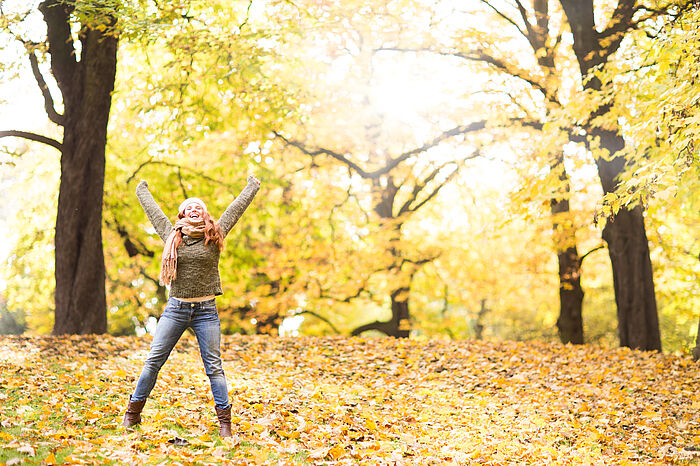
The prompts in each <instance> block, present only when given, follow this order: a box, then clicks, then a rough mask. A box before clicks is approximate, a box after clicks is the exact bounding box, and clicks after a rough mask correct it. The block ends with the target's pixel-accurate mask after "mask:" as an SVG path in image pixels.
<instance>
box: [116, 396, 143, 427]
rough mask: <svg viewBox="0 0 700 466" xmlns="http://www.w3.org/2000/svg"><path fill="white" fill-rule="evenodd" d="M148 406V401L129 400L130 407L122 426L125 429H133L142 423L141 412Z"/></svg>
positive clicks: (127, 409)
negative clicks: (144, 406)
mask: <svg viewBox="0 0 700 466" xmlns="http://www.w3.org/2000/svg"><path fill="white" fill-rule="evenodd" d="M145 404H146V400H143V401H131V398H129V406H127V408H126V414H124V422H122V425H123V426H124V427H132V426H135V425H136V424H140V423H141V410H142V409H143V405H145Z"/></svg>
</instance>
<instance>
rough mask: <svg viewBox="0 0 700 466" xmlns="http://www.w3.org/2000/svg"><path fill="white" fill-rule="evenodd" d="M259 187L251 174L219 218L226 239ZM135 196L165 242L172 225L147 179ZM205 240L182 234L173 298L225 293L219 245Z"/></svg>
mask: <svg viewBox="0 0 700 466" xmlns="http://www.w3.org/2000/svg"><path fill="white" fill-rule="evenodd" d="M258 189H259V185H258V183H256V182H255V181H253V180H252V177H248V184H247V185H246V187H245V188H243V191H241V193H240V194H239V195H238V197H237V198H236V199H235V200H234V201H233V202H232V203H231V204H230V205H229V206H228V207H227V208H226V211H225V212H224V213H223V215H222V216H221V218H220V219H219V226H220V227H221V232H222V233H223V235H224V238H225V237H226V235H228V232H229V231H231V228H233V226H234V225H235V224H236V222H238V219H239V218H241V215H243V212H245V210H246V209H247V208H248V206H249V205H250V203H251V201H252V200H253V197H255V194H256V193H257V192H258ZM136 196H137V197H138V198H139V202H140V203H141V207H143V210H145V211H146V215H147V216H148V220H150V221H151V223H152V224H153V228H155V229H156V232H157V233H158V236H160V239H162V240H163V242H165V240H166V239H167V238H168V235H169V234H170V231H171V230H172V229H173V225H172V223H170V220H169V219H168V217H167V216H166V215H165V214H164V213H163V211H162V210H161V208H160V207H159V206H158V204H157V203H156V201H155V199H153V196H152V195H151V192H150V191H149V190H148V183H146V182H145V181H141V182H140V183H139V185H138V186H137V187H136ZM204 243H205V241H204V238H201V239H194V238H190V237H189V236H187V235H183V236H182V244H181V245H180V247H178V248H177V277H176V278H175V279H174V280H173V281H172V283H171V284H170V297H172V298H199V297H201V296H209V295H220V294H222V293H223V292H222V290H221V278H220V277H219V248H218V247H217V246H216V245H215V244H213V243H212V242H209V244H208V245H205V244H204Z"/></svg>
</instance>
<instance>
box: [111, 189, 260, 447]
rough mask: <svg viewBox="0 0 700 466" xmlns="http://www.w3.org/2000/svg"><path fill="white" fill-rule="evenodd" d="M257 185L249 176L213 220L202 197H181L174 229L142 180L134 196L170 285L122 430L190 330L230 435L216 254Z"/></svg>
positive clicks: (136, 419) (223, 430)
mask: <svg viewBox="0 0 700 466" xmlns="http://www.w3.org/2000/svg"><path fill="white" fill-rule="evenodd" d="M259 188H260V181H259V180H258V179H257V178H255V177H254V176H248V184H247V186H246V187H245V188H244V189H243V191H242V192H241V193H240V194H239V195H238V197H237V198H236V199H235V200H234V201H233V202H232V203H231V204H230V205H229V206H228V208H227V209H226V211H225V212H224V213H223V215H222V216H221V218H220V219H219V221H218V222H215V221H214V220H213V219H212V218H211V216H210V215H209V213H208V212H207V206H206V205H205V204H204V202H203V201H202V200H201V199H198V198H196V197H191V198H189V199H185V201H184V202H183V203H182V204H180V208H179V209H178V215H177V218H178V220H177V221H176V222H175V226H173V225H172V224H171V223H170V220H168V217H167V216H166V215H165V214H164V213H163V211H162V210H161V209H160V207H159V206H158V204H157V203H156V201H155V200H154V199H153V196H152V195H151V193H150V191H149V190H148V184H147V183H146V182H145V181H141V182H140V183H139V185H138V186H137V187H136V196H137V197H138V199H139V202H140V203H141V206H142V207H143V210H145V211H146V215H147V216H148V219H149V220H150V221H151V223H152V224H153V227H154V228H155V229H156V232H157V233H158V236H160V238H161V239H162V240H163V241H164V242H165V247H164V249H163V257H162V260H161V270H160V281H161V284H163V285H169V286H170V298H169V299H168V304H167V305H166V307H165V310H164V311H163V314H162V315H161V316H160V319H159V320H158V325H157V327H156V334H155V336H154V337H153V342H152V343H151V350H150V353H149V354H148V358H147V359H146V363H145V365H144V368H143V371H142V372H141V376H140V377H139V380H138V382H137V383H136V389H135V390H134V394H133V395H131V397H130V398H129V406H128V407H127V409H126V414H125V415H124V422H123V423H122V424H123V425H124V426H125V427H131V426H134V425H136V424H138V423H140V422H141V410H142V409H143V405H144V404H145V403H146V398H148V395H149V394H150V393H151V390H153V386H154V385H155V383H156V378H157V377H158V372H159V371H160V368H161V367H162V366H163V364H164V363H165V361H166V360H167V359H168V356H169V355H170V351H172V349H173V347H174V346H175V343H177V341H178V340H179V339H180V336H182V333H183V332H184V331H185V330H186V329H187V328H188V327H191V328H192V330H194V333H195V335H196V336H197V342H198V343H199V351H200V354H201V355H202V361H203V362H204V370H205V372H206V373H207V376H209V382H210V383H211V392H212V394H213V395H214V404H215V407H216V415H217V417H218V419H219V425H220V429H219V432H220V434H221V436H222V437H230V436H231V404H230V403H229V401H228V388H227V386H226V377H225V376H224V370H223V368H222V366H221V353H220V349H219V346H220V342H221V325H220V323H219V314H218V312H217V310H216V300H215V296H217V295H220V294H222V291H221V280H220V278H219V254H220V252H221V250H222V248H223V247H224V238H226V235H227V234H228V232H229V231H231V228H233V226H234V225H235V224H236V222H237V221H238V219H239V218H240V217H241V215H243V212H244V211H245V210H246V208H247V207H248V206H249V205H250V203H251V201H252V200H253V197H255V194H256V193H257V192H258V189H259Z"/></svg>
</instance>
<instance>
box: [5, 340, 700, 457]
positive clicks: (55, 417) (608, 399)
mask: <svg viewBox="0 0 700 466" xmlns="http://www.w3.org/2000/svg"><path fill="white" fill-rule="evenodd" d="M149 342H150V339H149V338H148V337H144V338H136V337H111V336H99V337H94V336H86V337H65V338H59V337H0V426H1V428H0V464H2V463H5V464H7V465H13V464H53V463H57V464H61V463H66V464H110V463H111V464H222V463H224V464H226V463H228V464H396V465H402V464H416V465H424V464H514V463H517V464H577V465H578V464H639V463H642V464H648V463H653V464H659V463H661V464H667V463H671V464H700V373H699V371H698V369H700V363H694V362H692V360H691V359H690V357H676V356H670V355H663V354H655V353H643V352H634V351H630V350H627V349H614V350H606V349H602V348H598V347H592V346H563V345H553V344H544V343H516V342H481V341H437V340H430V341H419V340H396V339H389V338H386V339H381V338H376V339H375V338H372V339H360V338H306V337H303V338H274V337H241V336H235V337H233V336H231V337H229V336H227V337H224V341H223V343H222V355H223V359H224V369H225V371H226V374H227V378H228V383H229V390H230V398H231V403H232V405H233V411H232V412H233V430H234V436H233V437H232V438H230V439H225V440H222V439H221V438H219V437H218V427H217V426H218V424H217V422H216V419H215V415H214V408H213V401H212V399H211V394H210V390H209V384H208V379H207V377H206V375H205V374H204V370H203V368H202V363H201V360H200V357H199V351H198V347H197V344H196V340H195V339H194V337H192V336H191V335H185V336H184V337H183V339H182V340H181V341H180V342H179V343H178V345H177V346H176V348H175V350H174V351H173V354H172V355H171V357H170V359H169V360H168V362H167V363H166V364H165V366H164V367H163V369H162V370H161V373H160V377H159V379H158V383H157V384H156V388H155V390H154V391H153V393H152V396H151V398H149V400H148V402H147V403H146V407H145V409H144V412H143V423H142V424H141V426H140V427H138V428H136V429H125V428H123V427H121V425H120V424H121V419H122V416H123V412H124V408H125V407H126V403H127V398H128V396H129V394H130V393H131V391H132V390H133V388H134V384H135V380H136V378H137V377H138V375H139V372H140V370H141V368H142V365H143V361H144V359H145V357H146V354H147V352H148V345H149Z"/></svg>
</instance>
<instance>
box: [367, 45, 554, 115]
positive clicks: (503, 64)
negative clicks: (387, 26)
mask: <svg viewBox="0 0 700 466" xmlns="http://www.w3.org/2000/svg"><path fill="white" fill-rule="evenodd" d="M377 50H386V51H392V52H427V53H434V54H437V55H443V56H446V57H457V58H461V59H463V60H468V61H474V62H481V63H486V64H488V65H491V66H493V67H494V68H496V69H498V70H500V71H503V72H505V73H506V74H508V75H510V76H512V77H514V78H517V79H520V80H522V81H525V82H526V83H528V84H529V85H530V86H532V87H534V88H535V89H537V90H538V91H540V92H541V93H542V94H543V95H544V96H545V98H546V99H547V100H549V101H550V102H553V103H555V104H557V105H560V103H559V100H558V99H557V98H556V96H555V95H552V94H551V93H550V92H549V91H548V89H547V88H546V87H545V86H544V85H543V84H542V83H540V82H538V81H537V80H536V79H535V78H534V77H532V76H529V75H528V73H527V72H526V71H525V70H521V69H518V67H516V66H514V65H511V64H510V63H508V62H507V61H505V60H504V59H501V58H496V57H494V56H491V55H489V54H487V53H485V52H483V51H482V50H476V51H469V52H458V51H454V52H443V51H440V50H432V49H429V48H417V49H407V48H399V47H382V48H379V49H377Z"/></svg>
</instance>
